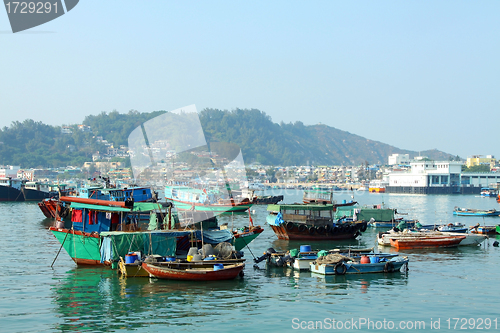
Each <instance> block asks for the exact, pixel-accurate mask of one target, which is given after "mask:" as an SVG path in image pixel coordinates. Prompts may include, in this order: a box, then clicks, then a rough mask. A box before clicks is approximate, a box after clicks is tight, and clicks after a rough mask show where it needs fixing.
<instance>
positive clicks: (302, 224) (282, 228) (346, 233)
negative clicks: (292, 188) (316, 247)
mask: <svg viewBox="0 0 500 333" xmlns="http://www.w3.org/2000/svg"><path fill="white" fill-rule="evenodd" d="M334 209H335V206H334V204H325V205H321V204H320V205H318V204H290V205H285V204H283V205H268V206H267V210H268V211H269V215H268V216H267V217H266V221H267V223H268V224H269V225H270V226H271V228H272V229H273V231H274V233H275V234H276V236H278V238H279V239H285V240H304V241H314V240H342V239H354V238H356V237H357V236H359V235H360V234H361V232H364V231H366V228H367V222H363V221H361V222H344V221H338V220H337V221H335V219H334Z"/></svg>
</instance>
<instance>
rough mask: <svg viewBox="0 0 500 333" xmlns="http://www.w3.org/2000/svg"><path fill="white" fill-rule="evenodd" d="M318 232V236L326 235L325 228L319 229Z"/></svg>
mask: <svg viewBox="0 0 500 333" xmlns="http://www.w3.org/2000/svg"><path fill="white" fill-rule="evenodd" d="M316 231H317V232H318V234H320V235H323V234H324V233H325V227H318V229H317V230H316Z"/></svg>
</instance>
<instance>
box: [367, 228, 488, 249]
mask: <svg viewBox="0 0 500 333" xmlns="http://www.w3.org/2000/svg"><path fill="white" fill-rule="evenodd" d="M434 236H436V237H447V236H464V237H465V239H463V240H462V241H461V242H460V243H459V244H458V245H459V246H477V245H479V244H481V243H482V242H484V241H485V240H486V239H487V238H488V237H487V236H485V235H477V234H472V233H458V232H439V231H434V230H421V231H414V230H413V231H412V230H404V231H397V232H396V231H393V230H390V231H388V232H379V233H378V235H377V242H378V245H381V246H391V239H403V240H404V239H414V238H418V237H422V238H425V237H434Z"/></svg>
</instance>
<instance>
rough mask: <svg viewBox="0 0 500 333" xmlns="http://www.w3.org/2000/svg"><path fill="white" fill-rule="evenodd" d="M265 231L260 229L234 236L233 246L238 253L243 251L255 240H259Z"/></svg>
mask: <svg viewBox="0 0 500 333" xmlns="http://www.w3.org/2000/svg"><path fill="white" fill-rule="evenodd" d="M263 231H264V229H262V228H258V229H254V230H251V231H248V232H244V233H241V234H235V235H234V241H233V243H234V244H233V245H234V248H235V250H236V251H241V250H242V249H243V248H245V247H246V246H247V245H248V244H250V243H251V242H252V241H253V240H254V239H255V238H257V237H258V236H259V235H260V234H261V233H262V232H263Z"/></svg>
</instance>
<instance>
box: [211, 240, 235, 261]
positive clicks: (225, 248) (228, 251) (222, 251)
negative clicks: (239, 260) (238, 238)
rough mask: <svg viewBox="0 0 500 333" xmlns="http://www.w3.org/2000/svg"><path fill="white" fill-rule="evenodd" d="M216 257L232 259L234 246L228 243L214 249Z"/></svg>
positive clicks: (218, 245) (220, 244)
mask: <svg viewBox="0 0 500 333" xmlns="http://www.w3.org/2000/svg"><path fill="white" fill-rule="evenodd" d="M214 255H216V256H217V258H220V259H231V258H232V257H233V246H232V245H231V243H227V242H223V243H219V244H217V246H215V248H214Z"/></svg>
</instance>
